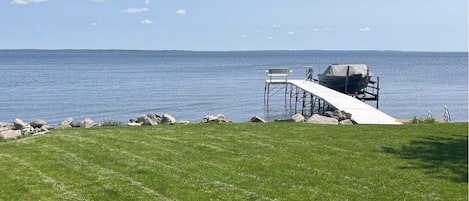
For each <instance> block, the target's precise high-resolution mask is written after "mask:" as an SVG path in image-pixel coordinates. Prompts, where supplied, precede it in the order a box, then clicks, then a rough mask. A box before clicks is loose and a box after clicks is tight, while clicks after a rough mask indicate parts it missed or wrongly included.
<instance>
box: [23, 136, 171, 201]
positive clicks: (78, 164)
mask: <svg viewBox="0 0 469 201" xmlns="http://www.w3.org/2000/svg"><path fill="white" fill-rule="evenodd" d="M49 137H50V138H49V139H47V140H48V142H50V143H49V144H41V143H39V146H34V147H33V146H31V147H27V148H25V149H23V150H22V151H25V152H28V153H31V154H29V155H30V157H31V158H41V159H42V160H41V161H37V162H36V163H42V164H41V166H43V168H46V167H52V168H48V169H49V171H50V172H49V174H51V175H54V176H55V177H56V178H60V179H61V180H62V181H63V182H64V183H68V186H69V187H70V189H73V190H75V189H76V192H80V190H81V191H82V193H83V194H87V195H89V196H92V198H91V199H92V200H103V197H111V198H112V197H115V196H118V197H120V198H125V199H126V200H134V199H153V198H159V200H170V199H167V198H165V197H164V196H162V195H159V194H158V193H157V192H155V191H153V190H152V189H149V188H147V187H145V186H144V185H142V184H141V183H139V182H138V181H135V180H133V179H132V178H130V177H127V176H125V175H121V174H119V173H117V172H115V171H114V170H112V169H110V168H103V167H100V166H98V165H96V164H94V163H92V162H88V161H87V160H85V159H83V158H81V157H78V156H77V154H80V151H82V150H83V151H85V149H84V147H83V146H82V145H81V144H80V142H77V141H74V142H71V143H67V142H66V141H61V140H60V139H59V138H57V137H51V136H49ZM51 144H54V145H51ZM59 146H61V148H60V147H59ZM65 149H70V150H71V151H73V152H75V153H77V154H75V153H71V152H70V151H66V150H65ZM78 150H80V151H78ZM88 154H89V152H87V154H83V155H81V156H86V155H88ZM91 154H93V152H91ZM102 159H103V160H106V158H102ZM51 170H52V171H51ZM133 187H134V188H133ZM110 200H113V199H110Z"/></svg>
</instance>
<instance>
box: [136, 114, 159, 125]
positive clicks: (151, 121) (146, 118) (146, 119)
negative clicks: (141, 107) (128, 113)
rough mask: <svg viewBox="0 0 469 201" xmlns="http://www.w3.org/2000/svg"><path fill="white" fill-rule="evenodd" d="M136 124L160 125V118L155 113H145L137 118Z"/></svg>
mask: <svg viewBox="0 0 469 201" xmlns="http://www.w3.org/2000/svg"><path fill="white" fill-rule="evenodd" d="M137 123H142V125H147V126H155V125H158V124H159V123H161V116H159V115H157V114H155V113H147V114H144V115H140V116H139V117H137Z"/></svg>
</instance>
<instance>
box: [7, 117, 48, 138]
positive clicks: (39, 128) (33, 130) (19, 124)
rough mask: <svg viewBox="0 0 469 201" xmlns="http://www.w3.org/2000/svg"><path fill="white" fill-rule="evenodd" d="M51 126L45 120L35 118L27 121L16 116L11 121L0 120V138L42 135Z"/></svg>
mask: <svg viewBox="0 0 469 201" xmlns="http://www.w3.org/2000/svg"><path fill="white" fill-rule="evenodd" d="M49 129H51V127H50V126H49V125H48V124H47V122H46V121H44V120H42V119H36V120H33V121H31V122H29V123H27V122H24V121H23V120H21V119H18V118H16V119H15V121H14V122H13V123H3V122H0V139H4V140H11V139H13V140H15V139H18V138H21V137H22V136H23V135H25V136H26V135H42V134H45V133H47V131H49Z"/></svg>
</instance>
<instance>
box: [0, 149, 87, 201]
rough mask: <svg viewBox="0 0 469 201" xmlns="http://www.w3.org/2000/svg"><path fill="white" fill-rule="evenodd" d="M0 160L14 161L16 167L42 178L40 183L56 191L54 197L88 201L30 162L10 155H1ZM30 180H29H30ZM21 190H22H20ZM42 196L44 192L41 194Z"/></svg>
mask: <svg viewBox="0 0 469 201" xmlns="http://www.w3.org/2000/svg"><path fill="white" fill-rule="evenodd" d="M0 158H2V159H3V160H5V159H6V160H11V161H14V162H15V164H16V165H19V166H20V167H23V168H25V171H27V172H28V173H34V174H36V176H37V177H39V178H40V181H41V182H43V183H45V184H48V185H49V186H51V187H52V188H53V189H55V190H56V191H58V192H56V193H55V194H56V195H53V197H56V198H60V199H62V200H81V201H87V200H88V199H86V198H84V197H82V196H79V195H77V194H76V193H75V192H73V191H71V190H69V187H67V186H66V185H65V184H64V183H63V182H61V181H59V180H57V179H55V178H54V177H52V176H50V175H48V174H46V173H44V172H43V171H41V170H40V169H39V168H38V167H35V166H34V165H32V164H31V163H29V162H26V161H25V160H22V159H20V158H17V157H14V156H11V155H8V154H0ZM28 180H29V179H28ZM18 190H20V189H18ZM41 194H42V192H41ZM33 199H38V197H33Z"/></svg>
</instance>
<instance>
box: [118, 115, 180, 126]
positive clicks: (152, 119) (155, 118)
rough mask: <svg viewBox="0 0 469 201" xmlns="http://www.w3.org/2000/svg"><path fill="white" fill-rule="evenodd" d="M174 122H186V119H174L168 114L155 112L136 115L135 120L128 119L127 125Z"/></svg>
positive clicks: (171, 123) (154, 124) (168, 123)
mask: <svg viewBox="0 0 469 201" xmlns="http://www.w3.org/2000/svg"><path fill="white" fill-rule="evenodd" d="M176 123H188V122H187V121H179V122H178V121H176V118H174V117H173V116H171V115H170V114H163V115H158V114H157V113H153V112H150V113H147V114H142V115H140V116H138V117H137V120H135V119H130V120H129V123H128V124H127V125H128V126H142V125H143V126H156V125H159V124H167V125H173V124H176Z"/></svg>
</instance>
